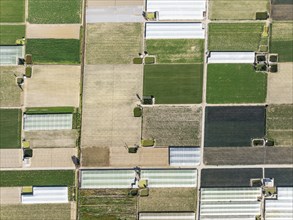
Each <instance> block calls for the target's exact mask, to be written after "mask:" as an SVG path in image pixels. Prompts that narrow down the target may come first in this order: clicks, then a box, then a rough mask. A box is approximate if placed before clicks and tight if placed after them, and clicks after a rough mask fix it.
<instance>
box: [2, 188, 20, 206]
mask: <svg viewBox="0 0 293 220" xmlns="http://www.w3.org/2000/svg"><path fill="white" fill-rule="evenodd" d="M20 196H21V187H0V205H4V204H5V205H7V204H19V203H20V201H21V199H20Z"/></svg>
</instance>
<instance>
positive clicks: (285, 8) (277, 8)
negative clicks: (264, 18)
mask: <svg viewBox="0 0 293 220" xmlns="http://www.w3.org/2000/svg"><path fill="white" fill-rule="evenodd" d="M272 18H273V19H274V20H280V21H283V20H285V21H286V20H288V21H289V20H293V5H292V4H288V5H283V4H281V5H272Z"/></svg>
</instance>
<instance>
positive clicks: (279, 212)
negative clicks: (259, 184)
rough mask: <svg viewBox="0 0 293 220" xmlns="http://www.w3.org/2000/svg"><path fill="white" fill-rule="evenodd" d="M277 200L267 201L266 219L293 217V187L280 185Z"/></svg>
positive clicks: (280, 219)
mask: <svg viewBox="0 0 293 220" xmlns="http://www.w3.org/2000/svg"><path fill="white" fill-rule="evenodd" d="M277 192H278V198H277V200H266V201H265V209H266V211H265V219H266V220H292V219H293V187H278V188H277Z"/></svg>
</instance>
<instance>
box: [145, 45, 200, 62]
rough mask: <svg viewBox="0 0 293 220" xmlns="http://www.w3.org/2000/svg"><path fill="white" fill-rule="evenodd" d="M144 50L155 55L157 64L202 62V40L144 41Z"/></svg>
mask: <svg viewBox="0 0 293 220" xmlns="http://www.w3.org/2000/svg"><path fill="white" fill-rule="evenodd" d="M146 50H147V52H148V53H149V54H150V55H156V59H157V60H156V62H157V63H173V64H174V63H200V62H203V52H204V40H198V39H172V40H146Z"/></svg>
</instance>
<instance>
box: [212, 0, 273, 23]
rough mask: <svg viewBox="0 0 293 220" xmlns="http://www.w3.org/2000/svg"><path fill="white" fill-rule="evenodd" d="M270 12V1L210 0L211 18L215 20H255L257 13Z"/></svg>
mask: <svg viewBox="0 0 293 220" xmlns="http://www.w3.org/2000/svg"><path fill="white" fill-rule="evenodd" d="M263 11H269V0H244V1H243V0H242V1H241V4H239V1H237V0H210V2H209V18H210V19H213V20H225V19H227V20H249V19H251V20H254V19H255V13H256V12H263Z"/></svg>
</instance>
